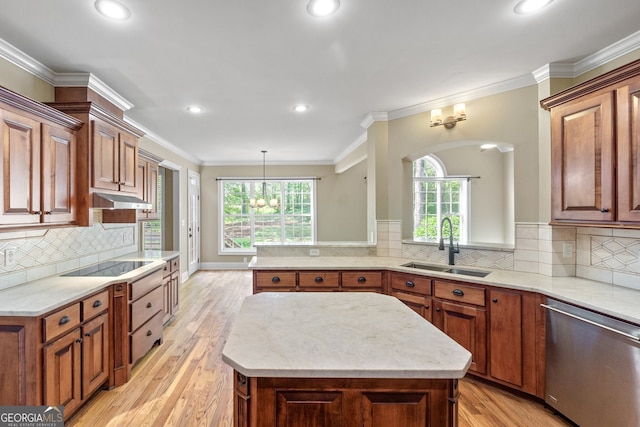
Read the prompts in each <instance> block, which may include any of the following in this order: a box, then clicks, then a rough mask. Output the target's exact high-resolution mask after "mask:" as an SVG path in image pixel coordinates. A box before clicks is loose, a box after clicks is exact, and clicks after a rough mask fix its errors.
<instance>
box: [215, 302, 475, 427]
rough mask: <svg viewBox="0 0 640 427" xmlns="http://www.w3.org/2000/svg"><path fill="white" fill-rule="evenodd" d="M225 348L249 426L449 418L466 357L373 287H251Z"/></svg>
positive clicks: (415, 422) (439, 421)
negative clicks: (264, 290)
mask: <svg viewBox="0 0 640 427" xmlns="http://www.w3.org/2000/svg"><path fill="white" fill-rule="evenodd" d="M222 354H223V360H224V361H225V362H226V363H228V364H229V365H230V366H232V367H233V368H234V370H235V372H234V381H235V393H236V396H235V399H234V411H235V417H236V422H237V424H236V425H237V426H252V427H259V426H279V425H287V426H291V427H295V426H310V425H362V424H363V420H364V421H365V422H364V425H385V420H393V422H395V423H396V424H394V425H402V426H406V427H413V426H415V427H418V426H420V427H422V426H427V425H438V426H453V425H455V424H456V420H457V395H458V391H457V379H459V378H462V377H463V376H464V375H465V373H466V371H467V369H468V368H469V365H470V363H471V354H470V353H469V352H468V351H467V350H465V349H464V348H463V347H462V346H460V345H458V344H457V343H456V342H455V341H453V340H452V339H451V338H449V337H448V336H446V335H445V334H444V333H442V332H441V331H440V330H439V329H437V328H436V327H435V326H433V325H431V324H430V323H428V322H427V321H425V320H424V319H423V318H421V317H420V316H418V315H417V314H416V313H414V312H413V311H412V310H411V309H409V308H407V307H406V306H405V305H404V304H402V303H401V302H400V301H398V300H397V299H395V298H393V297H389V296H385V295H379V294H375V293H331V292H319V293H313V292H310V293H261V294H257V295H252V296H249V297H247V298H246V299H245V301H244V303H243V305H242V307H241V309H240V312H239V313H238V315H237V317H236V321H235V324H234V326H233V328H232V331H231V333H230V336H229V339H228V341H227V343H226V345H225V347H224V350H223V353H222ZM367 420H368V421H367ZM399 420H401V422H400V424H397V422H399ZM340 421H341V422H340ZM334 422H335V423H334ZM389 425H392V424H389Z"/></svg>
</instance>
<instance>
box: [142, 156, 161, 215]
mask: <svg viewBox="0 0 640 427" xmlns="http://www.w3.org/2000/svg"><path fill="white" fill-rule="evenodd" d="M147 183H148V184H147V198H146V199H145V200H146V201H147V202H149V203H151V208H149V209H147V218H148V219H157V218H158V165H157V164H155V163H152V162H147Z"/></svg>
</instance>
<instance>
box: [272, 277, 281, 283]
mask: <svg viewBox="0 0 640 427" xmlns="http://www.w3.org/2000/svg"><path fill="white" fill-rule="evenodd" d="M271 281H272V282H273V283H280V278H279V277H278V276H274V277H272V278H271Z"/></svg>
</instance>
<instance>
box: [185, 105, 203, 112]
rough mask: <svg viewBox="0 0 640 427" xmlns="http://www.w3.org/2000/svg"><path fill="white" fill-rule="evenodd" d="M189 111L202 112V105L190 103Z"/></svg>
mask: <svg viewBox="0 0 640 427" xmlns="http://www.w3.org/2000/svg"><path fill="white" fill-rule="evenodd" d="M187 111H188V112H190V113H193V114H198V113H202V107H200V106H198V105H189V106H188V107H187Z"/></svg>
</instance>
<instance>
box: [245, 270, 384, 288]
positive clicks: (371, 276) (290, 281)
mask: <svg viewBox="0 0 640 427" xmlns="http://www.w3.org/2000/svg"><path fill="white" fill-rule="evenodd" d="M386 281H387V273H386V272H385V271H364V270H363V271H332V270H316V271H309V270H301V271H291V270H262V271H260V270H254V271H253V293H254V294H256V293H259V292H295V291H301V292H310V291H317V292H378V293H384V292H386V288H387V287H386Z"/></svg>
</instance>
